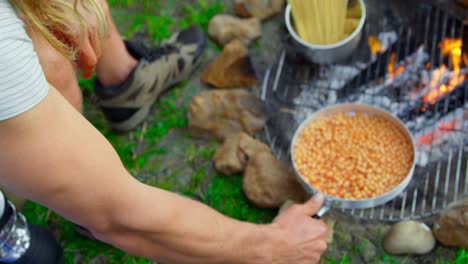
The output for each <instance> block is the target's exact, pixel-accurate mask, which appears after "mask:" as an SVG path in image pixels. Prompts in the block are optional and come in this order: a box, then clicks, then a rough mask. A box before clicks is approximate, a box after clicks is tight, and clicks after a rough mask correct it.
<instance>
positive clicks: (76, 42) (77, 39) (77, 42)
mask: <svg viewBox="0 0 468 264" xmlns="http://www.w3.org/2000/svg"><path fill="white" fill-rule="evenodd" d="M66 1H67V2H69V3H70V4H72V5H75V0H66ZM97 2H98V4H99V5H100V6H101V8H102V10H103V12H104V15H105V16H107V14H108V12H107V10H108V6H107V3H106V2H105V1H104V0H99V1H97ZM76 11H77V12H78V14H80V15H81V16H82V18H83V20H84V21H85V22H86V27H85V28H82V27H81V26H80V25H77V24H76V25H68V27H69V31H70V33H69V34H68V35H67V36H59V38H61V39H64V41H65V42H66V44H67V45H70V46H71V47H73V48H75V49H77V54H76V55H77V58H76V59H77V61H76V64H77V66H78V67H79V68H80V69H81V72H82V75H83V78H85V79H89V78H90V77H91V76H92V75H93V73H94V71H95V69H96V65H97V63H98V60H99V58H100V56H101V37H102V36H100V35H99V33H100V32H99V30H98V19H97V17H96V15H95V12H91V11H90V9H89V8H87V7H84V6H83V5H82V2H81V1H77V3H76ZM106 19H107V17H106ZM106 23H107V21H106ZM59 34H60V33H59Z"/></svg>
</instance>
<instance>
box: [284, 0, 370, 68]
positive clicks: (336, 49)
mask: <svg viewBox="0 0 468 264" xmlns="http://www.w3.org/2000/svg"><path fill="white" fill-rule="evenodd" d="M359 2H360V4H361V7H362V16H361V21H360V22H359V25H358V27H357V28H356V30H355V31H354V32H353V33H352V34H351V35H350V36H348V37H347V38H345V39H343V40H342V41H340V42H338V43H334V44H330V45H314V44H310V43H308V42H306V41H304V40H302V39H301V38H300V37H299V35H298V34H296V31H295V30H294V27H293V19H292V15H291V5H289V4H288V6H287V7H286V12H285V20H286V27H287V28H288V31H289V34H291V36H292V39H293V45H294V47H295V48H296V49H297V51H298V52H300V53H301V54H303V55H304V56H305V57H306V58H307V59H308V60H310V61H311V62H314V63H319V64H329V63H336V62H341V61H343V60H345V59H346V58H348V57H349V56H350V55H351V54H352V53H353V52H354V50H356V48H357V47H358V45H359V42H360V41H361V35H362V29H363V27H364V24H365V21H366V5H365V3H364V0H359Z"/></svg>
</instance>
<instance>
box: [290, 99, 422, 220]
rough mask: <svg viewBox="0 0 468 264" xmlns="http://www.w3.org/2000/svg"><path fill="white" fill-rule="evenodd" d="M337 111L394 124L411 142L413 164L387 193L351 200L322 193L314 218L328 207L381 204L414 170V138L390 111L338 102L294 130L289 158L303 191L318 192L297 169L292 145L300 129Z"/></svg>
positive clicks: (311, 193) (370, 206) (349, 207)
mask: <svg viewBox="0 0 468 264" xmlns="http://www.w3.org/2000/svg"><path fill="white" fill-rule="evenodd" d="M339 113H364V114H367V115H372V116H376V117H379V118H383V119H385V120H387V121H389V122H391V123H392V124H393V125H395V126H396V127H397V128H398V129H399V130H400V131H401V132H402V133H403V135H405V137H406V138H407V139H408V140H409V141H410V142H411V146H412V149H413V164H412V165H411V169H410V170H409V172H408V175H407V176H406V177H405V179H404V180H403V181H401V183H400V184H398V185H397V186H396V187H395V188H393V189H392V190H390V191H388V192H387V193H384V194H382V195H379V196H376V197H373V198H368V199H361V200H351V199H343V198H338V197H333V196H330V195H327V194H323V195H324V197H325V203H324V205H323V206H322V208H321V209H320V210H319V211H318V212H317V215H315V216H314V217H315V218H320V217H322V216H323V215H324V214H325V213H326V212H328V210H329V209H330V208H332V207H333V208H343V209H365V208H372V207H376V206H379V205H382V204H385V203H387V202H388V201H390V200H392V199H394V198H395V197H396V196H398V195H399V194H401V193H402V192H403V190H404V189H405V188H406V187H407V186H408V184H409V183H410V181H411V179H412V177H413V172H414V166H415V159H416V147H415V144H414V138H413V136H412V135H411V133H410V132H409V130H408V129H407V128H406V127H405V125H403V123H402V122H401V121H400V120H399V119H398V118H396V117H394V116H393V115H391V114H390V113H388V112H386V111H384V110H381V109H379V108H376V107H373V106H370V105H365V104H339V105H334V106H330V107H327V108H324V109H322V110H320V111H318V112H316V113H314V114H313V115H311V116H309V117H308V118H307V119H306V120H305V121H304V122H303V123H302V124H301V125H300V126H299V128H298V129H297V130H296V132H295V134H294V137H293V140H292V143H291V148H290V149H291V159H292V164H293V167H294V171H295V175H296V177H297V179H298V180H299V182H300V183H301V185H302V187H303V188H304V189H305V191H306V192H307V193H308V194H310V195H314V194H317V193H319V190H318V189H316V188H314V186H312V185H311V184H310V183H309V182H308V181H307V180H306V179H305V178H304V177H303V176H302V175H301V174H300V173H299V171H298V169H297V167H296V164H294V153H295V151H294V146H295V142H296V140H297V139H298V137H299V135H300V134H301V132H302V130H303V129H304V128H305V127H306V126H307V125H308V124H309V123H310V122H313V121H315V120H317V119H320V118H323V117H329V116H334V115H336V114H339Z"/></svg>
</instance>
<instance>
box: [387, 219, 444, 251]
mask: <svg viewBox="0 0 468 264" xmlns="http://www.w3.org/2000/svg"><path fill="white" fill-rule="evenodd" d="M435 243H436V240H435V238H434V236H433V235H432V232H431V229H430V228H429V227H428V226H426V225H425V224H424V223H420V222H416V221H402V222H399V223H397V224H395V225H394V226H393V227H392V228H391V229H390V231H389V232H388V233H387V235H386V236H385V238H384V242H383V246H384V249H385V250H386V251H387V252H388V253H390V254H394V255H401V254H418V255H423V254H427V253H429V252H431V251H432V249H433V248H434V247H435Z"/></svg>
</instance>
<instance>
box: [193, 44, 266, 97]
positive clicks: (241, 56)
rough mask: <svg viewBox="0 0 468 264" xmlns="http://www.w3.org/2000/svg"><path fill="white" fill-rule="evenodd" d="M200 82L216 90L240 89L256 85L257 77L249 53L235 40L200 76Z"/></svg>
mask: <svg viewBox="0 0 468 264" xmlns="http://www.w3.org/2000/svg"><path fill="white" fill-rule="evenodd" d="M202 81H203V82H205V83H207V84H209V85H212V86H214V87H216V88H241V87H253V86H256V85H257V75H256V73H255V70H254V68H253V65H252V61H251V60H250V57H249V51H248V50H247V48H246V47H245V46H244V44H242V42H240V40H238V39H235V40H233V41H232V42H230V43H229V44H227V45H226V46H225V47H224V49H223V52H222V53H221V55H219V56H218V58H216V59H215V61H213V62H212V63H211V64H210V65H208V67H207V68H206V70H205V71H204V72H203V74H202Z"/></svg>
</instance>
